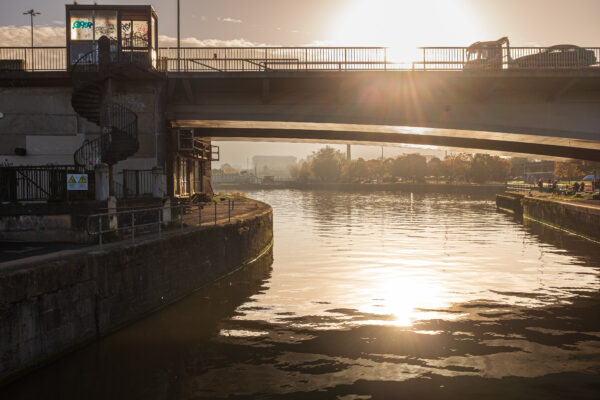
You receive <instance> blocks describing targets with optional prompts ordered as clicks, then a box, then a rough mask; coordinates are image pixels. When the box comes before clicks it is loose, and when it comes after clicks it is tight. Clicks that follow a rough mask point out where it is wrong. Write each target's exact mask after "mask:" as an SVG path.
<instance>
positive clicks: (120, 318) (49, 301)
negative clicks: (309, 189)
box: [0, 203, 273, 384]
mask: <svg viewBox="0 0 600 400" xmlns="http://www.w3.org/2000/svg"><path fill="white" fill-rule="evenodd" d="M272 240H273V214H272V209H271V208H270V207H269V206H268V205H266V204H262V203H260V204H259V206H258V208H257V210H256V211H255V212H252V213H250V214H246V215H245V216H241V217H240V218H239V219H237V220H234V221H232V222H231V223H228V224H219V225H217V226H214V227H210V228H206V227H205V228H203V229H197V228H189V229H188V230H184V231H183V232H177V233H170V234H169V233H166V234H165V235H164V236H163V237H162V238H160V239H159V238H153V239H147V240H144V241H141V242H138V243H132V244H129V245H127V244H124V243H114V244H112V245H107V246H105V247H104V249H101V250H100V249H97V248H94V250H93V251H89V250H88V251H79V252H70V253H69V254H68V255H66V256H63V257H58V256H55V257H54V258H52V257H46V259H43V260H41V261H36V260H33V261H27V260H21V261H23V262H21V263H19V262H11V263H5V264H4V265H0V384H2V382H8V381H9V380H11V379H13V378H15V377H17V376H18V375H20V374H23V373H25V372H27V371H28V370H30V369H33V368H35V367H37V366H39V365H41V364H43V363H45V362H48V361H51V360H52V359H55V358H57V357H59V356H60V355H62V354H64V353H66V352H68V351H71V350H73V349H75V348H76V347H77V346H81V345H83V344H85V343H87V342H89V341H92V340H94V339H96V338H98V337H100V336H102V335H104V334H107V333H110V332H112V331H114V330H117V329H119V328H120V327H123V326H124V325H126V324H128V323H131V322H133V321H135V320H137V319H139V318H141V317H143V316H144V315H146V314H148V313H150V312H153V311H156V310H157V309H159V308H161V307H162V306H164V305H166V304H169V303H171V302H174V301H176V300H177V299H179V298H181V297H182V296H185V295H187V294H189V293H191V292H192V291H194V290H196V289H198V288H200V287H201V286H203V285H205V284H207V283H209V282H211V281H213V280H215V279H218V278H220V277H223V276H225V275H227V274H228V273H230V272H232V271H233V270H235V269H237V268H239V267H241V266H243V265H246V264H248V263H249V262H250V261H251V260H254V259H256V258H257V257H259V256H261V257H262V256H267V255H270V254H271V252H270V249H271V244H272ZM41 257H44V256H41ZM41 257H40V258H41ZM25 261H27V263H25V264H24V262H25Z"/></svg>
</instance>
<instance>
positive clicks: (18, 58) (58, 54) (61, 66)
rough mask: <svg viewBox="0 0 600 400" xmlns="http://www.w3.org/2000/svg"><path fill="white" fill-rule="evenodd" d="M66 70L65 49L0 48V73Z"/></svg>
mask: <svg viewBox="0 0 600 400" xmlns="http://www.w3.org/2000/svg"><path fill="white" fill-rule="evenodd" d="M66 70H67V48H66V47H33V48H31V47H0V72H2V71H29V72H34V71H66Z"/></svg>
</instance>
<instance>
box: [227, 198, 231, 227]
mask: <svg viewBox="0 0 600 400" xmlns="http://www.w3.org/2000/svg"><path fill="white" fill-rule="evenodd" d="M227 218H228V219H229V222H231V199H227Z"/></svg>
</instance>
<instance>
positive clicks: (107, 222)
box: [85, 198, 235, 247]
mask: <svg viewBox="0 0 600 400" xmlns="http://www.w3.org/2000/svg"><path fill="white" fill-rule="evenodd" d="M233 210H235V200H233V199H229V198H228V199H224V200H222V201H219V202H217V201H215V202H212V203H200V204H196V205H193V204H176V205H171V206H164V207H153V208H143V209H133V210H127V211H114V212H107V213H100V214H93V215H89V216H88V217H87V219H86V225H85V227H86V232H87V234H88V237H90V238H92V237H96V238H97V240H98V245H99V246H100V247H102V245H103V244H104V243H105V242H106V240H107V238H108V236H110V235H107V234H111V233H112V234H114V235H116V236H118V237H120V238H122V239H130V240H131V241H132V242H135V241H136V240H138V239H140V238H141V237H143V238H144V239H146V238H148V234H156V235H158V237H161V235H162V234H163V232H164V231H165V230H166V229H173V228H175V229H176V228H179V230H180V231H183V229H184V227H189V226H195V227H200V228H202V227H206V226H214V225H217V224H218V223H219V221H221V222H225V221H227V222H231V213H232V211H233Z"/></svg>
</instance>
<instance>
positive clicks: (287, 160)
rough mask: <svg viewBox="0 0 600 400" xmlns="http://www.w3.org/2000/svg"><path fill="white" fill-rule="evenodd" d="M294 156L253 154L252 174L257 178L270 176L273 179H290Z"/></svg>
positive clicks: (295, 160)
mask: <svg viewBox="0 0 600 400" xmlns="http://www.w3.org/2000/svg"><path fill="white" fill-rule="evenodd" d="M296 162H297V159H296V157H292V156H254V157H252V164H253V165H254V175H256V176H257V177H259V178H262V177H265V176H272V177H274V178H275V179H291V178H292V175H291V174H290V168H291V167H293V166H295V165H296Z"/></svg>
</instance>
